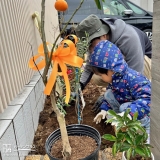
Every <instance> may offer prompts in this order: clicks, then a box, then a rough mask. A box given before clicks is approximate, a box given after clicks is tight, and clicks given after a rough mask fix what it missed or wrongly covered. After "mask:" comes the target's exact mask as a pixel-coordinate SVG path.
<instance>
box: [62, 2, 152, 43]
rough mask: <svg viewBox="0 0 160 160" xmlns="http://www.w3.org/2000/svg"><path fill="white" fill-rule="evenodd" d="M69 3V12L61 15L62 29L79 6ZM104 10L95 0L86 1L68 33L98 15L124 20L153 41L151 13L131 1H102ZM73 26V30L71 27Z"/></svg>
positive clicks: (76, 3)
mask: <svg viewBox="0 0 160 160" xmlns="http://www.w3.org/2000/svg"><path fill="white" fill-rule="evenodd" d="M66 1H67V3H68V6H69V8H68V10H67V11H65V12H63V13H62V12H61V13H59V16H60V17H63V23H61V22H60V29H61V28H62V27H63V26H64V24H65V23H66V22H67V21H68V20H69V19H70V17H71V15H72V14H73V12H74V11H75V9H76V8H77V7H78V6H79V3H80V1H79V0H66ZM101 5H102V10H99V9H98V8H97V6H96V4H95V1H94V0H84V3H83V4H82V6H81V8H80V9H79V10H78V12H77V13H76V14H75V15H74V17H73V19H72V21H71V23H70V24H69V27H68V31H70V30H71V31H73V28H74V25H77V24H78V23H80V22H81V21H82V20H83V19H84V18H86V17H87V16H88V15H90V14H96V15H97V16H98V17H99V18H111V17H114V18H115V17H116V18H119V19H122V20H124V21H125V22H126V23H128V24H131V25H133V26H135V27H137V28H139V29H140V30H142V31H143V32H145V33H146V34H147V36H148V37H149V39H150V40H151V41H152V18H153V15H152V13H151V12H149V11H146V10H144V9H142V8H141V7H139V6H137V5H136V4H134V3H132V2H131V1H129V0H105V2H103V1H101ZM71 26H72V29H70V27H71Z"/></svg>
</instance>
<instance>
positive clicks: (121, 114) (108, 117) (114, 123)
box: [107, 112, 132, 127]
mask: <svg viewBox="0 0 160 160" xmlns="http://www.w3.org/2000/svg"><path fill="white" fill-rule="evenodd" d="M124 113H125V112H121V113H117V115H119V116H121V117H122V116H123V115H124ZM107 115H108V113H107ZM127 117H128V118H129V119H132V117H131V116H130V115H129V114H128V116H127ZM111 118H113V117H112V116H111V115H108V116H107V119H111ZM111 125H112V126H115V127H117V126H118V122H112V123H111Z"/></svg>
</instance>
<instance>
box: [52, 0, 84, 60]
mask: <svg viewBox="0 0 160 160" xmlns="http://www.w3.org/2000/svg"><path fill="white" fill-rule="evenodd" d="M83 2H84V0H81V3H80V4H79V6H78V8H77V9H76V10H75V11H74V13H73V14H72V16H71V17H70V19H69V20H68V22H67V23H66V24H65V26H64V28H63V29H62V31H61V32H60V34H59V35H58V36H57V38H56V40H55V42H54V43H53V47H52V49H51V56H50V59H49V63H50V62H51V60H52V54H53V50H54V48H55V46H56V43H57V41H58V39H59V38H60V36H61V35H62V33H63V32H64V31H65V29H66V28H67V26H68V24H69V23H70V21H71V20H72V18H73V16H74V15H75V14H76V12H77V11H78V10H79V9H80V8H81V6H82V4H83Z"/></svg>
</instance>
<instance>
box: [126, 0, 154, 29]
mask: <svg viewBox="0 0 160 160" xmlns="http://www.w3.org/2000/svg"><path fill="white" fill-rule="evenodd" d="M125 3H126V5H128V8H129V9H131V10H132V11H133V14H134V15H135V17H136V21H137V22H136V23H135V25H134V26H135V27H137V28H139V29H140V30H144V29H151V28H152V16H151V14H149V13H148V12H146V11H145V10H143V9H142V8H140V7H138V6H137V5H135V4H133V3H132V2H130V1H125Z"/></svg>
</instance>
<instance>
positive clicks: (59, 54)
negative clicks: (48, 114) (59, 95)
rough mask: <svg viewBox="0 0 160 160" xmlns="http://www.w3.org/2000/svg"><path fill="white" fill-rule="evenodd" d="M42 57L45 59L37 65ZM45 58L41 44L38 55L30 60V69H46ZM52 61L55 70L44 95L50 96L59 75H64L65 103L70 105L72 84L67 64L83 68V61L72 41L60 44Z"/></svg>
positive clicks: (66, 40)
mask: <svg viewBox="0 0 160 160" xmlns="http://www.w3.org/2000/svg"><path fill="white" fill-rule="evenodd" d="M73 37H74V39H75V41H74V42H75V43H77V37H76V36H73ZM48 44H49V43H47V45H48ZM50 54H51V53H49V55H50ZM40 57H43V59H42V60H40V62H38V63H37V64H36V65H35V63H34V61H36V60H37V59H38V58H40ZM44 57H45V55H44V48H43V44H41V45H40V46H39V48H38V54H37V55H35V56H33V57H32V58H31V59H30V61H29V67H30V68H31V69H33V70H40V69H42V68H44V67H45V65H46V64H45V59H44ZM33 60H34V61H33ZM52 61H53V69H52V72H51V75H50V77H49V79H48V82H47V84H46V87H45V90H44V94H46V95H50V93H51V91H52V88H53V86H54V84H55V81H56V77H57V74H59V75H62V76H63V77H64V81H65V84H66V99H65V102H66V103H67V104H68V102H69V99H70V93H71V90H70V83H69V79H68V75H67V66H66V64H68V65H71V66H74V67H81V66H82V64H83V59H82V58H80V57H78V56H77V50H76V47H75V44H74V43H73V42H72V41H71V40H68V39H65V40H63V41H62V42H61V43H60V45H59V47H58V48H57V50H56V51H55V52H53V55H52ZM58 65H59V67H60V68H61V71H62V72H61V74H60V73H58ZM36 66H37V67H36Z"/></svg>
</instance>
